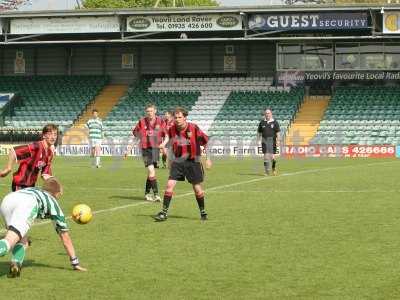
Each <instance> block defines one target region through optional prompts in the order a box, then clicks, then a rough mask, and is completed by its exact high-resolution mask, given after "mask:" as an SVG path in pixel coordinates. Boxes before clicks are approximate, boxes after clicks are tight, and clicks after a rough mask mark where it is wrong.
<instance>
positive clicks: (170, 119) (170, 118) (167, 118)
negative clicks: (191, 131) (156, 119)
mask: <svg viewBox="0 0 400 300" xmlns="http://www.w3.org/2000/svg"><path fill="white" fill-rule="evenodd" d="M164 123H165V129H166V131H167V132H168V130H169V129H170V128H171V126H172V125H174V112H173V111H166V112H165V114H164ZM165 147H166V150H165V151H163V153H162V156H161V160H162V163H163V168H166V166H167V152H168V147H169V144H167V145H165Z"/></svg>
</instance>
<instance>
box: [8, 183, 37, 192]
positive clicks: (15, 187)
mask: <svg viewBox="0 0 400 300" xmlns="http://www.w3.org/2000/svg"><path fill="white" fill-rule="evenodd" d="M28 187H34V185H33V186H27V185H17V184H15V182H14V181H13V182H12V184H11V190H12V191H13V192H15V191H19V190H23V189H26V188H28Z"/></svg>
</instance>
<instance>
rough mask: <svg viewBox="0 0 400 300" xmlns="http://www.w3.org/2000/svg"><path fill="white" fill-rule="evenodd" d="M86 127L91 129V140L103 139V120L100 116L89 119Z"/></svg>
mask: <svg viewBox="0 0 400 300" xmlns="http://www.w3.org/2000/svg"><path fill="white" fill-rule="evenodd" d="M86 127H87V128H88V129H89V139H90V140H91V141H93V140H102V139H103V122H102V121H101V119H100V118H96V119H94V118H92V119H89V121H87V123H86Z"/></svg>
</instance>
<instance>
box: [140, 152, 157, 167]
mask: <svg viewBox="0 0 400 300" xmlns="http://www.w3.org/2000/svg"><path fill="white" fill-rule="evenodd" d="M142 157H143V162H144V166H145V167H146V168H147V167H148V166H151V165H153V166H154V168H157V167H158V161H159V160H160V149H158V148H147V149H142Z"/></svg>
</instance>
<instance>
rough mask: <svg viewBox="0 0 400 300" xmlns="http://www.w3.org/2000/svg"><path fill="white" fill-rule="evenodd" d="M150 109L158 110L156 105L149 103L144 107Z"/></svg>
mask: <svg viewBox="0 0 400 300" xmlns="http://www.w3.org/2000/svg"><path fill="white" fill-rule="evenodd" d="M150 107H153V108H154V109H157V107H156V105H155V104H154V103H147V104H146V106H145V107H144V109H145V110H146V109H148V108H150Z"/></svg>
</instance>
